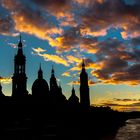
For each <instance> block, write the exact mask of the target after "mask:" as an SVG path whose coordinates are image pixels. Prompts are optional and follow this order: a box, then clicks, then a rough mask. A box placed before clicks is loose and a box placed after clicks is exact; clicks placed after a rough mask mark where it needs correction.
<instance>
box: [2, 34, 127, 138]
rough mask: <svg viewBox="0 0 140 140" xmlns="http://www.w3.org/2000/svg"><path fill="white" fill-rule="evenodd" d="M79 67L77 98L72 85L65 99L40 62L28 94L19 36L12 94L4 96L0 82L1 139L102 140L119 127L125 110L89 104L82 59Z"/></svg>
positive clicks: (87, 86)
mask: <svg viewBox="0 0 140 140" xmlns="http://www.w3.org/2000/svg"><path fill="white" fill-rule="evenodd" d="M81 67H82V69H81V73H80V88H79V91H80V100H79V98H78V97H77V96H76V94H75V89H74V85H73V86H72V90H71V96H70V97H69V99H66V97H65V96H64V94H63V92H62V88H61V85H60V84H58V81H57V78H56V77H55V70H54V68H53V66H52V70H51V76H50V81H49V83H48V82H47V81H46V80H45V79H44V77H43V70H42V68H41V64H40V66H39V69H38V75H37V76H36V77H37V79H36V80H35V81H34V82H33V85H32V93H31V94H29V93H28V91H27V76H26V57H25V55H24V53H23V44H22V39H21V35H20V40H19V43H18V50H17V54H16V55H15V58H14V73H13V76H12V96H10V97H9V96H5V95H4V93H3V92H2V85H1V83H0V112H1V115H0V140H7V139H8V140H9V139H15V140H46V139H47V140H51V139H53V138H54V137H55V138H56V137H61V138H64V139H67V138H71V139H76V138H77V139H86V140H88V139H91V137H93V139H95V140H102V137H103V136H104V135H106V134H107V135H108V133H110V132H112V131H113V133H114V132H115V131H116V130H117V129H118V128H119V127H120V126H122V124H123V123H124V122H125V120H126V119H127V117H126V115H125V114H124V113H118V112H116V111H113V110H112V109H111V108H110V107H93V106H90V95H89V85H88V74H87V72H86V68H85V67H86V66H85V62H84V60H83V61H82V65H81ZM91 128H92V129H91ZM58 139H59V138H58Z"/></svg>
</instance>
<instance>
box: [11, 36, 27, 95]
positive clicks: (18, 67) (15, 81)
mask: <svg viewBox="0 0 140 140" xmlns="http://www.w3.org/2000/svg"><path fill="white" fill-rule="evenodd" d="M22 47H23V46H22V41H21V35H20V41H19V44H18V51H17V54H16V55H15V59H14V74H13V77H12V97H23V96H26V95H28V91H27V89H26V83H27V77H26V73H25V63H26V57H25V56H24V54H23V50H22Z"/></svg>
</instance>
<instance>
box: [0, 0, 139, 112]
mask: <svg viewBox="0 0 140 140" xmlns="http://www.w3.org/2000/svg"><path fill="white" fill-rule="evenodd" d="M19 33H21V34H22V40H23V44H24V54H25V55H26V58H27V62H26V73H27V77H28V91H29V93H31V86H32V84H33V82H34V80H35V79H36V78H37V71H38V68H39V64H40V63H41V64H42V69H43V72H44V79H46V80H47V81H48V82H49V79H50V75H51V67H52V65H53V66H54V69H55V75H56V77H57V79H58V81H59V82H60V83H61V86H62V88H63V93H64V95H65V96H66V97H67V98H69V96H70V95H71V88H72V83H74V84H75V89H76V94H77V96H79V85H78V84H79V72H80V69H81V67H80V65H81V61H82V59H83V58H84V59H85V63H86V69H87V72H88V74H89V85H90V99H91V104H94V105H109V106H111V107H113V108H114V109H119V110H126V111H130V110H131V111H132V110H139V111H140V85H139V83H140V0H0V79H1V83H2V85H3V92H4V94H5V95H8V96H10V95H11V78H10V77H12V74H13V69H14V68H13V62H14V55H15V53H16V52H17V44H18V41H19Z"/></svg>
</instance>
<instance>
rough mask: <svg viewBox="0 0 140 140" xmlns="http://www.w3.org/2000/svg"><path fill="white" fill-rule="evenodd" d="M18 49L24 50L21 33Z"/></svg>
mask: <svg viewBox="0 0 140 140" xmlns="http://www.w3.org/2000/svg"><path fill="white" fill-rule="evenodd" d="M18 48H19V49H21V48H22V40H21V33H20V35H19V43H18Z"/></svg>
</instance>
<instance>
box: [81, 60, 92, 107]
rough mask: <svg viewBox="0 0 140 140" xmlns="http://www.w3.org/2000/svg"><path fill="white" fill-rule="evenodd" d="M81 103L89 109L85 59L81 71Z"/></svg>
mask: <svg viewBox="0 0 140 140" xmlns="http://www.w3.org/2000/svg"><path fill="white" fill-rule="evenodd" d="M80 104H81V106H82V107H83V108H84V109H87V108H89V107H90V96H89V86H88V74H87V72H86V69H85V63H84V60H83V63H82V70H81V73H80Z"/></svg>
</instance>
